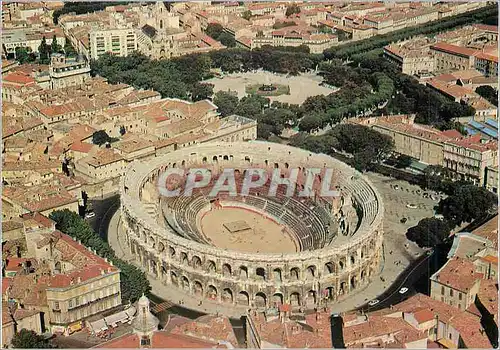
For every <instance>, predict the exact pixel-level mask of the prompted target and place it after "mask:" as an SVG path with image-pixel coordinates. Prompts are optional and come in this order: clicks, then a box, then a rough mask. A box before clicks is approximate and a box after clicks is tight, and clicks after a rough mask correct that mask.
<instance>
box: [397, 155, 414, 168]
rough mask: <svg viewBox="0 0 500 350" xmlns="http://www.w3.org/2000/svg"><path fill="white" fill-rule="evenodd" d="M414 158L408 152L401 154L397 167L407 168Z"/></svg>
mask: <svg viewBox="0 0 500 350" xmlns="http://www.w3.org/2000/svg"><path fill="white" fill-rule="evenodd" d="M412 161H413V159H412V157H410V156H407V155H406V154H400V155H399V157H398V159H397V161H396V165H395V166H396V168H398V169H404V168H407V167H409V166H410V165H411V163H412Z"/></svg>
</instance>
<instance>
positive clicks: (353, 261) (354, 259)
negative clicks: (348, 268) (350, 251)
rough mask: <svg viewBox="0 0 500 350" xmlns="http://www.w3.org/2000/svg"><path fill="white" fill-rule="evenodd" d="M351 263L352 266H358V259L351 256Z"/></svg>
mask: <svg viewBox="0 0 500 350" xmlns="http://www.w3.org/2000/svg"><path fill="white" fill-rule="evenodd" d="M350 261H351V265H354V264H356V257H355V256H354V255H351V257H350Z"/></svg>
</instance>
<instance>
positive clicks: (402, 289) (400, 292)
mask: <svg viewBox="0 0 500 350" xmlns="http://www.w3.org/2000/svg"><path fill="white" fill-rule="evenodd" d="M407 291H408V288H406V287H403V288H401V289H400V290H399V294H405V293H406V292H407Z"/></svg>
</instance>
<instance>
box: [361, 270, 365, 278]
mask: <svg viewBox="0 0 500 350" xmlns="http://www.w3.org/2000/svg"><path fill="white" fill-rule="evenodd" d="M365 278H366V270H364V269H363V270H361V281H364V280H365Z"/></svg>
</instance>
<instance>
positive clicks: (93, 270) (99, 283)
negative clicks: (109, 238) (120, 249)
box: [4, 217, 121, 335]
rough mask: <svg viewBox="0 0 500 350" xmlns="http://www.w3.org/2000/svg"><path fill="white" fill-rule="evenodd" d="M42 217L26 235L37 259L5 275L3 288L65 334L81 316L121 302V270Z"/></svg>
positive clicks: (78, 326) (53, 330)
mask: <svg viewBox="0 0 500 350" xmlns="http://www.w3.org/2000/svg"><path fill="white" fill-rule="evenodd" d="M35 218H36V217H35ZM41 218H42V219H43V220H39V221H40V222H41V223H42V225H41V227H40V228H38V229H35V230H31V231H29V233H27V236H26V240H27V241H30V242H33V244H31V245H30V246H29V247H31V248H30V250H29V251H28V253H27V254H29V255H31V256H32V258H33V259H35V260H36V263H35V264H31V265H27V264H23V267H21V268H19V269H18V272H17V273H15V275H14V276H13V277H9V278H8V279H7V283H8V284H7V287H6V289H5V291H4V293H5V296H6V297H8V298H9V300H11V301H12V302H14V303H15V304H16V305H18V306H19V307H20V308H22V309H24V310H37V311H41V312H43V317H44V324H45V327H46V328H47V329H48V330H49V331H50V332H51V333H60V334H65V335H68V334H70V333H72V332H73V331H76V330H80V329H82V320H83V319H85V318H87V317H90V316H92V315H95V314H97V313H99V312H103V311H105V310H108V309H111V308H113V307H116V306H118V305H120V304H121V292H120V271H119V270H118V268H116V267H115V266H113V264H111V263H109V262H108V261H106V260H105V259H103V258H101V257H99V256H97V255H96V254H95V253H94V252H91V251H90V250H88V249H87V248H85V247H84V246H83V245H81V244H80V243H79V242H76V241H75V240H73V239H72V238H71V237H69V236H67V235H65V234H63V233H61V232H58V231H52V230H51V229H50V226H53V222H52V224H51V220H48V219H47V218H44V217H41ZM46 221H48V224H47V222H46ZM30 266H31V267H30Z"/></svg>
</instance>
